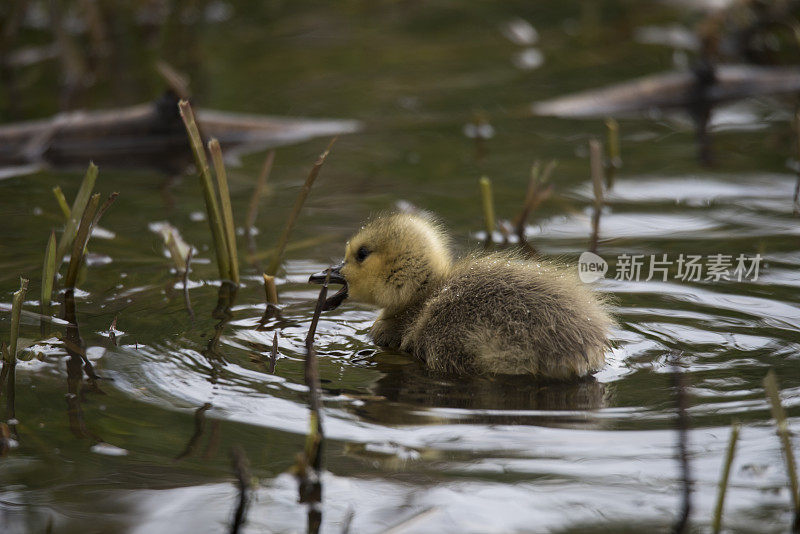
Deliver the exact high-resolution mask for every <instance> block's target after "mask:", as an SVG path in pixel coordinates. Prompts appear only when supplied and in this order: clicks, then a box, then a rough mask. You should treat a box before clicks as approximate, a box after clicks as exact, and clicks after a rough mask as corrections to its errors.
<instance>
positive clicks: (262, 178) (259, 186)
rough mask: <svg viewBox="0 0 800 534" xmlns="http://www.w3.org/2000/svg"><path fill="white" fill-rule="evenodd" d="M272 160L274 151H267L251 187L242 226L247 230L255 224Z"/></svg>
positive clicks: (273, 160)
mask: <svg viewBox="0 0 800 534" xmlns="http://www.w3.org/2000/svg"><path fill="white" fill-rule="evenodd" d="M274 162H275V151H274V150H270V151H269V152H267V157H266V158H264V165H263V166H262V167H261V172H260V173H259V175H258V180H257V181H256V185H255V187H254V188H253V195H252V196H251V197H250V204H249V205H248V206H247V219H245V223H244V227H245V228H246V229H248V230H249V229H251V228H252V227H253V226H255V224H256V218H257V217H258V205H259V203H260V202H261V197H262V196H263V195H264V189H266V187H267V180H268V179H269V175H270V173H271V172H272V164H273V163H274Z"/></svg>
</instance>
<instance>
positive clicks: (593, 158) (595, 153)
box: [589, 139, 604, 252]
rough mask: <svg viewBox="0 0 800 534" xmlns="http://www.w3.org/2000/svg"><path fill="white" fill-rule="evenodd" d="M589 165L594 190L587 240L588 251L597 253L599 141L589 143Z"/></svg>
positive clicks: (600, 204)
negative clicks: (590, 231)
mask: <svg viewBox="0 0 800 534" xmlns="http://www.w3.org/2000/svg"><path fill="white" fill-rule="evenodd" d="M589 164H590V168H591V176H592V185H593V189H594V212H593V214H592V235H591V238H590V239H589V250H590V251H592V252H597V243H598V241H599V239H600V214H601V213H602V211H603V203H604V199H603V157H602V147H601V145H600V141H598V140H597V139H592V140H591V141H589Z"/></svg>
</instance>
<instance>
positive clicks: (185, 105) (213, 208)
mask: <svg viewBox="0 0 800 534" xmlns="http://www.w3.org/2000/svg"><path fill="white" fill-rule="evenodd" d="M178 109H179V110H180V112H181V118H182V119H183V124H184V126H185V127H186V134H187V135H188V136H189V144H190V145H191V148H192V154H194V164H195V167H197V175H198V177H199V178H200V185H201V186H202V188H203V196H204V197H205V201H206V211H207V212H208V225H209V226H210V227H211V237H212V238H213V240H214V248H215V251H216V254H217V267H218V268H219V275H220V277H221V278H228V277H229V275H230V265H229V263H228V246H227V244H226V240H225V231H224V229H223V226H222V217H221V216H220V211H219V204H217V196H216V192H215V190H214V181H213V180H212V179H211V170H210V169H209V167H208V158H206V151H205V149H204V148H203V140H202V137H201V136H200V129H199V128H198V127H197V121H195V118H194V112H192V106H191V105H190V104H189V102H187V101H186V100H181V101H180V102H178Z"/></svg>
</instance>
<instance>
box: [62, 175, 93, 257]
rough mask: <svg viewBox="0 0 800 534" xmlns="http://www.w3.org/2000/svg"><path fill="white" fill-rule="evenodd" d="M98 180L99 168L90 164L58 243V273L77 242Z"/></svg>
mask: <svg viewBox="0 0 800 534" xmlns="http://www.w3.org/2000/svg"><path fill="white" fill-rule="evenodd" d="M96 180H97V166H96V165H95V164H94V163H89V168H88V169H87V170H86V175H85V176H84V177H83V182H81V186H80V188H79V189H78V194H77V195H75V202H73V203H72V209H71V210H70V211H69V218H68V219H67V224H66V225H65V226H64V233H63V234H61V239H60V240H59V241H58V248H57V249H56V271H58V269H59V267H60V266H61V263H62V262H63V261H64V255H65V254H66V253H67V250H69V248H70V247H71V246H72V242H73V241H74V240H75V236H76V232H77V230H78V223H79V222H80V221H81V220H82V218H83V212H84V210H85V209H86V205H87V204H88V203H89V198H90V197H91V196H92V190H93V189H94V184H95V181H96ZM62 196H63V195H62ZM56 198H58V196H56ZM62 211H63V208H62Z"/></svg>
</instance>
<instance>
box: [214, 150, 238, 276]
mask: <svg viewBox="0 0 800 534" xmlns="http://www.w3.org/2000/svg"><path fill="white" fill-rule="evenodd" d="M208 151H209V152H210V153H211V160H212V161H213V162H214V172H215V173H216V175H217V185H218V186H219V201H220V204H222V223H223V226H224V227H225V241H226V245H227V251H228V265H229V266H230V273H229V278H230V279H231V280H233V283H234V284H237V285H238V284H239V255H238V253H237V251H236V228H235V227H234V224H233V207H232V206H231V193H230V190H229V189H228V173H227V172H225V161H224V160H223V159H222V148H221V147H220V146H219V141H217V140H216V139H212V140H211V141H209V142H208Z"/></svg>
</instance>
